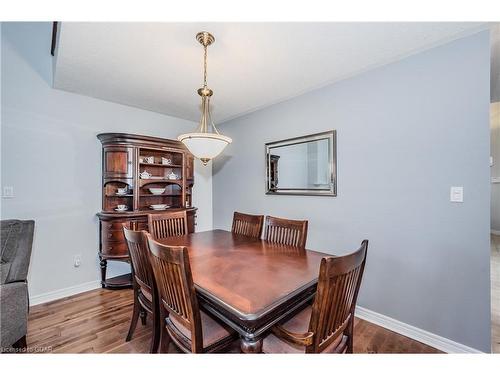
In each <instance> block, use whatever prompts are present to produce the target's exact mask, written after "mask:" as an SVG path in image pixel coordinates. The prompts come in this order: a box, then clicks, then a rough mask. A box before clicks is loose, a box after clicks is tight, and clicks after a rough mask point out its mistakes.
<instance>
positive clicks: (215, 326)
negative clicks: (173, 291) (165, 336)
mask: <svg viewBox="0 0 500 375" xmlns="http://www.w3.org/2000/svg"><path fill="white" fill-rule="evenodd" d="M200 317H201V330H202V332H203V347H204V348H206V347H209V346H211V345H213V344H215V343H217V342H219V341H221V340H223V339H226V338H228V337H229V336H231V335H233V334H234V331H233V330H231V329H230V328H226V327H224V326H222V325H221V324H219V323H218V322H216V321H215V320H214V319H212V318H211V317H210V316H209V315H207V314H206V313H205V312H203V311H202V310H200ZM169 318H170V321H171V322H172V324H173V325H174V326H175V328H177V329H178V330H179V331H180V332H181V333H182V334H183V335H184V336H186V338H187V339H188V340H189V341H191V330H189V329H188V328H186V327H185V326H184V325H183V324H182V323H180V322H179V320H177V318H176V317H175V316H174V314H170V316H169Z"/></svg>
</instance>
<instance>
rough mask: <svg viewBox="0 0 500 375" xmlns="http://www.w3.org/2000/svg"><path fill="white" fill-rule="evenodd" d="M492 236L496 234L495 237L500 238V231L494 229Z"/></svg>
mask: <svg viewBox="0 0 500 375" xmlns="http://www.w3.org/2000/svg"><path fill="white" fill-rule="evenodd" d="M491 234H494V235H495V236H500V230H495V229H492V230H491Z"/></svg>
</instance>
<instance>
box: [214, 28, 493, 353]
mask: <svg viewBox="0 0 500 375" xmlns="http://www.w3.org/2000/svg"><path fill="white" fill-rule="evenodd" d="M353 48H355V47H353ZM312 58H313V57H312ZM489 67H490V45H489V32H487V31H486V32H480V33H477V34H475V35H472V36H469V37H466V38H463V39H460V40H456V41H453V42H451V43H448V44H446V45H442V46H439V47H436V48H433V49H431V50H427V51H424V52H421V53H419V54H417V55H413V56H410V57H408V58H405V59H404V60H401V61H399V62H396V63H393V64H390V65H386V66H384V67H381V68H378V69H375V70H372V71H369V72H366V73H364V74H361V75H358V76H356V77H353V78H350V79H346V80H344V81H341V82H338V83H335V84H333V85H331V86H328V87H324V88H322V89H319V90H315V91H313V92H310V93H307V94H304V95H301V96H299V97H296V98H294V99H291V100H288V101H286V102H282V103H279V104H276V105H273V106H270V107H267V108H265V109H262V110H259V111H257V112H253V113H251V114H248V115H245V116H243V117H240V118H237V119H234V120H231V121H229V122H227V123H224V124H222V126H220V128H221V130H222V132H223V133H224V134H226V135H228V136H230V137H232V138H233V143H232V144H231V145H229V146H228V148H227V150H226V151H225V153H224V154H223V155H222V156H220V157H219V158H217V159H216V160H215V163H214V172H213V173H214V175H213V207H214V217H213V220H214V227H215V228H225V229H228V228H230V224H231V219H232V213H233V211H234V210H238V211H243V212H248V213H259V214H270V215H276V216H282V217H288V218H297V219H308V220H309V236H308V241H307V247H308V248H310V249H315V250H320V251H323V252H328V253H331V254H343V253H346V252H349V251H351V250H353V249H355V248H356V247H357V246H358V245H359V244H360V242H361V241H362V240H363V239H364V238H367V239H369V240H370V246H369V252H368V260H367V267H366V273H365V278H364V281H363V285H362V288H361V293H360V297H359V301H358V302H359V305H360V306H363V307H365V308H367V309H370V310H373V311H375V312H378V313H381V314H384V315H386V316H389V317H391V318H394V319H397V320H399V321H402V322H404V323H407V324H410V325H412V326H415V327H418V328H421V329H423V330H426V331H429V332H432V333H435V334H437V335H439V336H442V337H446V338H448V339H451V340H453V341H456V342H458V343H461V344H464V345H467V346H470V347H473V348H476V349H479V350H482V351H485V352H489V351H490V271H489V256H490V254H489V251H490V247H489V231H490V218H489V210H490V184H489V177H490V171H489V144H490V140H489V137H490V135H489V95H490V91H489V90H490V88H489V87H490V82H489V72H490V68H489ZM242 84H243V83H242ZM330 129H336V130H337V145H338V150H337V158H338V159H337V160H338V161H337V163H338V196H337V197H335V198H331V197H311V196H266V195H265V183H264V179H265V167H264V166H265V162H264V144H265V143H266V142H269V141H276V140H280V139H286V138H290V137H295V136H300V135H306V134H310V133H317V132H321V131H326V130H330ZM451 186H463V187H464V202H463V203H451V202H450V198H449V195H450V187H451Z"/></svg>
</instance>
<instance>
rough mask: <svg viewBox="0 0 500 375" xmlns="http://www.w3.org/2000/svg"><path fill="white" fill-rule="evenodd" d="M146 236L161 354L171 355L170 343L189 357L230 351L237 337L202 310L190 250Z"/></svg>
mask: <svg viewBox="0 0 500 375" xmlns="http://www.w3.org/2000/svg"><path fill="white" fill-rule="evenodd" d="M146 236H147V241H148V246H149V250H150V252H149V256H150V261H151V266H152V268H153V274H154V276H155V280H156V284H157V285H158V294H159V308H160V309H159V310H160V319H161V325H162V327H161V339H160V352H162V353H166V352H167V351H168V345H169V343H170V340H172V341H173V342H174V343H175V344H176V345H177V346H178V347H179V349H180V350H182V351H183V352H186V353H212V352H221V351H224V350H225V349H228V348H229V347H230V346H231V345H232V344H233V343H234V341H235V340H237V339H238V335H237V334H236V332H235V331H233V330H232V329H231V328H229V327H226V326H223V325H221V324H220V323H219V322H217V321H215V320H214V319H213V318H212V317H210V316H208V315H207V314H206V313H205V312H203V311H201V310H200V308H199V306H198V298H197V296H196V292H195V288H194V283H193V276H192V274H191V266H190V263H189V257H188V251H187V248H186V247H183V246H166V245H162V244H160V243H159V242H156V241H155V240H154V239H153V237H152V236H151V235H150V234H149V233H146Z"/></svg>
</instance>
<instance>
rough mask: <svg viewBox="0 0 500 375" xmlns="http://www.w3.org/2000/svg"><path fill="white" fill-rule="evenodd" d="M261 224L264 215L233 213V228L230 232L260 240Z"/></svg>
mask: <svg viewBox="0 0 500 375" xmlns="http://www.w3.org/2000/svg"><path fill="white" fill-rule="evenodd" d="M263 224H264V215H249V214H243V213H241V212H236V211H235V212H234V214H233V226H232V228H231V232H233V233H236V234H242V235H244V236H249V237H254V238H260V235H261V234H262V226H263Z"/></svg>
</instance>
